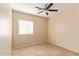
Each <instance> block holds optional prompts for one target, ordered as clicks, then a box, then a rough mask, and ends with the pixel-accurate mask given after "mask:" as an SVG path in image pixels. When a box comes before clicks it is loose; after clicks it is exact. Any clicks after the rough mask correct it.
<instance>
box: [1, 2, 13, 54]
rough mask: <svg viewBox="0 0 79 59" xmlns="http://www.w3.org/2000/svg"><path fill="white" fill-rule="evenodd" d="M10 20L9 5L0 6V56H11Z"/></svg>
mask: <svg viewBox="0 0 79 59" xmlns="http://www.w3.org/2000/svg"><path fill="white" fill-rule="evenodd" d="M11 40H12V19H11V8H10V5H9V4H4V3H2V4H0V55H11Z"/></svg>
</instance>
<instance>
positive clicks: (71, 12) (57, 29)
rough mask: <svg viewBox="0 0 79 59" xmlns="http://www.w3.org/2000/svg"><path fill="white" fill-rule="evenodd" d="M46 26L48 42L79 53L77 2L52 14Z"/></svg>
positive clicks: (78, 13)
mask: <svg viewBox="0 0 79 59" xmlns="http://www.w3.org/2000/svg"><path fill="white" fill-rule="evenodd" d="M48 27H49V28H48V33H49V42H51V43H54V44H56V45H59V46H62V47H64V48H67V49H70V50H72V51H75V52H78V53H79V4H77V5H74V6H72V7H70V8H69V9H65V10H64V11H62V12H60V13H58V14H55V15H53V16H52V17H51V18H50V19H49V22H48Z"/></svg>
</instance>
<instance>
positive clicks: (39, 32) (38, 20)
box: [12, 11, 48, 49]
mask: <svg viewBox="0 0 79 59" xmlns="http://www.w3.org/2000/svg"><path fill="white" fill-rule="evenodd" d="M12 15H13V49H15V48H21V47H24V46H30V45H34V44H38V43H44V42H47V39H48V34H47V33H48V20H47V19H46V18H42V17H37V16H34V15H30V14H26V13H22V12H18V11H13V14H12ZM20 19H23V20H29V21H33V22H34V33H33V34H31V35H19V33H18V21H19V20H20Z"/></svg>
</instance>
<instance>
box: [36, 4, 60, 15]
mask: <svg viewBox="0 0 79 59" xmlns="http://www.w3.org/2000/svg"><path fill="white" fill-rule="evenodd" d="M52 6H53V3H48V4H45V6H44V8H41V7H35V8H37V9H38V10H41V11H40V12H38V13H37V14H40V13H42V12H45V14H46V15H49V13H48V11H49V12H51V11H52V12H57V11H58V10H57V9H50V8H51V7H52Z"/></svg>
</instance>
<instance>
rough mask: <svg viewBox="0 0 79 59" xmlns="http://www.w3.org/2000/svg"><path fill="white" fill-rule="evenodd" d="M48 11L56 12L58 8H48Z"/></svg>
mask: <svg viewBox="0 0 79 59" xmlns="http://www.w3.org/2000/svg"><path fill="white" fill-rule="evenodd" d="M48 11H56V12H57V11H58V10H57V9H49V10H48Z"/></svg>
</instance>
